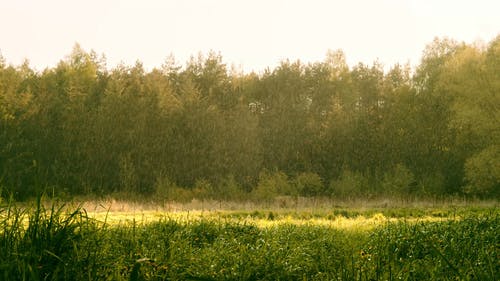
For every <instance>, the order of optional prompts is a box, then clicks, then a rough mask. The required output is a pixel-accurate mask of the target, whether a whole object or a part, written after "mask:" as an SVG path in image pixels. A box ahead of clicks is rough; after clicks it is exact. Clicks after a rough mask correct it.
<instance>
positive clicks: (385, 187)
mask: <svg viewBox="0 0 500 281" xmlns="http://www.w3.org/2000/svg"><path fill="white" fill-rule="evenodd" d="M414 181H415V176H414V175H413V173H412V172H411V171H410V170H409V169H408V168H406V167H405V166H404V165H402V164H398V165H396V166H395V167H394V168H393V169H392V170H391V171H389V172H387V173H385V174H384V178H383V180H382V191H383V192H384V194H385V195H407V194H408V193H410V186H411V184H412V183H413V182H414Z"/></svg>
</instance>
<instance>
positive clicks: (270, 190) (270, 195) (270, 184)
mask: <svg viewBox="0 0 500 281" xmlns="http://www.w3.org/2000/svg"><path fill="white" fill-rule="evenodd" d="M291 193H292V186H291V185H290V183H289V181H288V176H287V175H285V174H284V173H282V172H274V173H270V172H261V173H260V175H259V183H258V184H257V187H256V188H255V189H254V190H253V191H252V195H253V197H254V198H255V199H256V200H262V201H266V202H271V201H272V200H273V199H274V198H275V197H276V196H278V195H291Z"/></svg>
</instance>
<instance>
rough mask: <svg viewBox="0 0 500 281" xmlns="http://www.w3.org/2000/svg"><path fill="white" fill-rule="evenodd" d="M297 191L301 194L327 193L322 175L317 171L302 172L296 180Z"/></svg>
mask: <svg viewBox="0 0 500 281" xmlns="http://www.w3.org/2000/svg"><path fill="white" fill-rule="evenodd" d="M294 185H295V189H296V192H297V193H298V194H299V195H301V196H319V195H322V194H324V193H325V190H324V189H325V187H324V185H323V181H322V180H321V177H320V176H319V175H318V174H316V173H310V172H306V173H300V174H298V175H297V177H295V181H294Z"/></svg>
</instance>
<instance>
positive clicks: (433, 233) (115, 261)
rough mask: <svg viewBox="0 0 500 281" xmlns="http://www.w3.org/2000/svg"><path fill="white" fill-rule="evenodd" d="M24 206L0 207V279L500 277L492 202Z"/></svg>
mask: <svg viewBox="0 0 500 281" xmlns="http://www.w3.org/2000/svg"><path fill="white" fill-rule="evenodd" d="M34 205H35V206H34V207H27V206H26V205H24V206H20V205H13V204H7V205H5V206H3V207H0V226H1V228H0V279H1V280H499V276H500V263H499V261H500V216H499V215H500V211H499V209H498V208H497V205H496V203H495V204H484V205H481V204H474V205H457V206H454V205H442V206H437V205H433V206H424V205H419V206H409V207H404V206H399V207H397V206H388V207H387V206H378V207H377V206H375V205H372V206H365V207H363V206H355V207H349V206H347V205H344V206H337V207H334V206H330V207H328V206H327V205H321V206H320V205H316V206H315V207H312V206H306V207H295V208H289V207H287V208H273V207H270V208H259V209H257V208H254V209H252V207H250V208H248V206H247V207H245V206H243V207H242V208H241V209H237V208H236V207H235V208H229V209H224V210H221V209H211V208H212V205H210V204H209V203H207V205H205V206H204V207H207V206H208V207H209V208H206V209H196V210H195V209H194V208H192V206H191V208H189V207H190V206H186V208H184V209H183V208H172V206H169V207H167V208H166V207H165V206H162V207H156V208H154V207H152V206H149V208H148V207H146V206H144V205H142V206H137V205H133V206H132V205H126V206H125V205H124V204H122V206H121V207H120V206H119V204H118V203H115V204H114V205H115V206H112V205H105V204H97V205H96V206H99V207H96V206H94V207H90V205H89V204H86V205H85V204H83V205H80V207H78V206H77V207H71V206H70V205H68V204H66V205H65V204H56V203H52V204H43V203H41V202H38V203H37V204H34ZM117 205H118V207H117ZM44 206H45V207H44ZM82 206H83V207H82Z"/></svg>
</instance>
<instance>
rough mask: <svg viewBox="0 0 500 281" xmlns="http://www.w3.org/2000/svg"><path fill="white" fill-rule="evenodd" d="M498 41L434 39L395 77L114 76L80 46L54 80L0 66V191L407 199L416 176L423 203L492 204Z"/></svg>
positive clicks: (337, 70) (332, 61) (288, 68)
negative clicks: (459, 198) (467, 198)
mask: <svg viewBox="0 0 500 281" xmlns="http://www.w3.org/2000/svg"><path fill="white" fill-rule="evenodd" d="M499 41H500V40H499V37H497V38H495V39H494V40H492V41H491V42H490V43H488V44H486V45H484V46H479V45H478V44H470V45H468V44H465V43H460V42H456V41H454V40H451V39H446V38H445V39H435V40H434V41H433V42H431V44H429V45H428V46H427V47H426V49H425V50H424V53H423V57H422V61H421V63H420V65H419V66H417V67H416V69H414V70H412V69H411V68H410V67H409V66H408V65H395V66H393V67H392V68H390V70H388V71H384V67H383V66H382V65H381V64H380V63H378V62H375V63H373V64H372V65H366V64H362V63H360V64H357V65H355V66H354V67H352V68H350V67H349V66H348V65H347V63H346V60H345V55H344V53H343V52H342V51H341V50H337V51H329V52H328V53H327V55H326V58H325V60H324V61H322V62H315V63H310V64H303V63H301V62H300V61H295V62H291V61H289V60H285V61H283V62H282V63H281V64H280V65H279V66H278V67H276V68H275V69H268V70H267V71H264V72H263V73H262V74H260V75H258V74H256V73H250V74H244V73H239V72H237V71H230V70H228V67H227V66H226V64H225V63H224V62H223V59H222V56H221V55H220V54H218V53H215V52H210V53H208V54H206V55H204V54H199V55H198V56H195V57H192V58H191V60H189V61H188V63H187V64H186V66H185V67H180V66H178V64H177V63H176V62H175V58H173V57H170V58H169V60H168V61H167V62H166V63H165V65H164V66H163V67H162V69H153V70H151V71H146V70H145V69H144V67H143V66H142V64H141V63H140V62H137V63H136V64H135V65H133V66H125V65H119V66H117V67H115V68H113V69H106V67H105V65H106V62H105V59H104V58H100V57H98V56H97V55H96V54H95V52H93V51H90V52H86V51H85V50H83V49H82V48H81V47H80V46H79V45H78V44H76V45H75V46H74V48H73V50H72V52H71V53H70V54H69V55H68V56H66V57H65V58H64V59H63V60H61V62H60V63H59V64H58V65H57V66H55V67H53V68H47V69H46V70H44V71H42V72H36V71H34V70H32V69H31V68H30V66H29V64H28V62H25V63H23V64H22V65H20V66H17V67H15V66H10V65H6V63H5V60H4V59H2V58H0V184H1V185H2V186H3V187H4V191H6V192H7V193H11V194H13V196H15V198H16V199H28V198H29V197H30V196H33V195H32V194H36V193H37V192H40V191H43V190H45V189H49V188H50V189H54V191H55V193H56V194H68V195H82V194H94V195H99V196H101V195H107V194H118V193H119V194H129V196H131V197H133V196H135V195H140V196H142V197H144V196H146V197H147V196H152V195H154V194H163V195H162V196H160V197H165V198H167V197H169V198H172V199H171V200H175V199H173V198H176V197H179V199H180V198H183V199H182V200H191V199H188V198H192V197H193V196H194V197H196V196H200V197H204V198H212V199H224V200H236V199H238V198H245V197H247V195H250V197H251V196H253V195H255V197H256V198H260V199H264V198H266V199H265V200H269V199H270V198H274V197H276V196H280V195H286V196H288V195H292V196H297V195H301V196H321V195H325V194H333V195H334V196H361V195H364V196H368V197H369V196H371V195H373V194H377V193H387V194H388V195H389V194H391V195H396V194H397V195H398V196H403V195H405V194H408V193H412V192H413V189H414V187H415V184H413V181H415V182H416V183H417V185H416V186H417V187H418V188H417V189H418V191H419V192H420V193H422V194H424V195H447V194H466V195H467V194H471V195H480V196H489V195H491V194H495V192H496V190H498V176H497V173H496V172H495V171H496V170H495V167H496V166H498V165H495V164H496V162H495V161H497V162H498V160H497V158H496V157H495V155H496V152H495V153H494V152H492V151H491V149H492V147H496V146H498V139H500V126H499V125H498V122H497V120H500V115H499V114H500V108H499V106H498V105H499V104H500V100H499V98H500V95H498V92H499V91H500V75H499V72H498V69H499V61H500V59H499V57H500V52H499V50H500V49H499V45H500V44H499ZM395 163H400V165H397V166H396V167H394V165H395ZM346 167H347V169H348V170H350V171H348V170H345V168H346ZM264 171H275V173H272V175H269V173H267V176H264V175H265V174H266V173H265V172H264ZM159 175H161V177H160V178H166V179H167V178H168V179H169V182H170V183H169V184H164V183H161V181H162V180H161V179H160V180H159ZM284 175H296V178H295V179H294V180H290V179H288V178H287V177H285V176H284ZM273 177H274V178H273ZM495 177H496V178H495ZM226 179H230V180H227V181H226ZM159 182H160V183H159ZM201 182H204V183H203V184H200V183H201ZM325 183H329V184H328V185H327V184H325ZM409 183H412V186H411V187H410V188H408V185H409ZM163 185H165V186H172V188H170V187H159V186H163ZM330 187H331V188H330ZM172 190H176V191H177V192H172ZM252 190H253V194H248V193H249V192H251V191H252ZM464 191H465V192H464ZM167 194H168V196H167ZM176 194H178V195H179V196H177V195H176ZM377 195H379V194H377ZM380 195H382V194H380Z"/></svg>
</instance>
